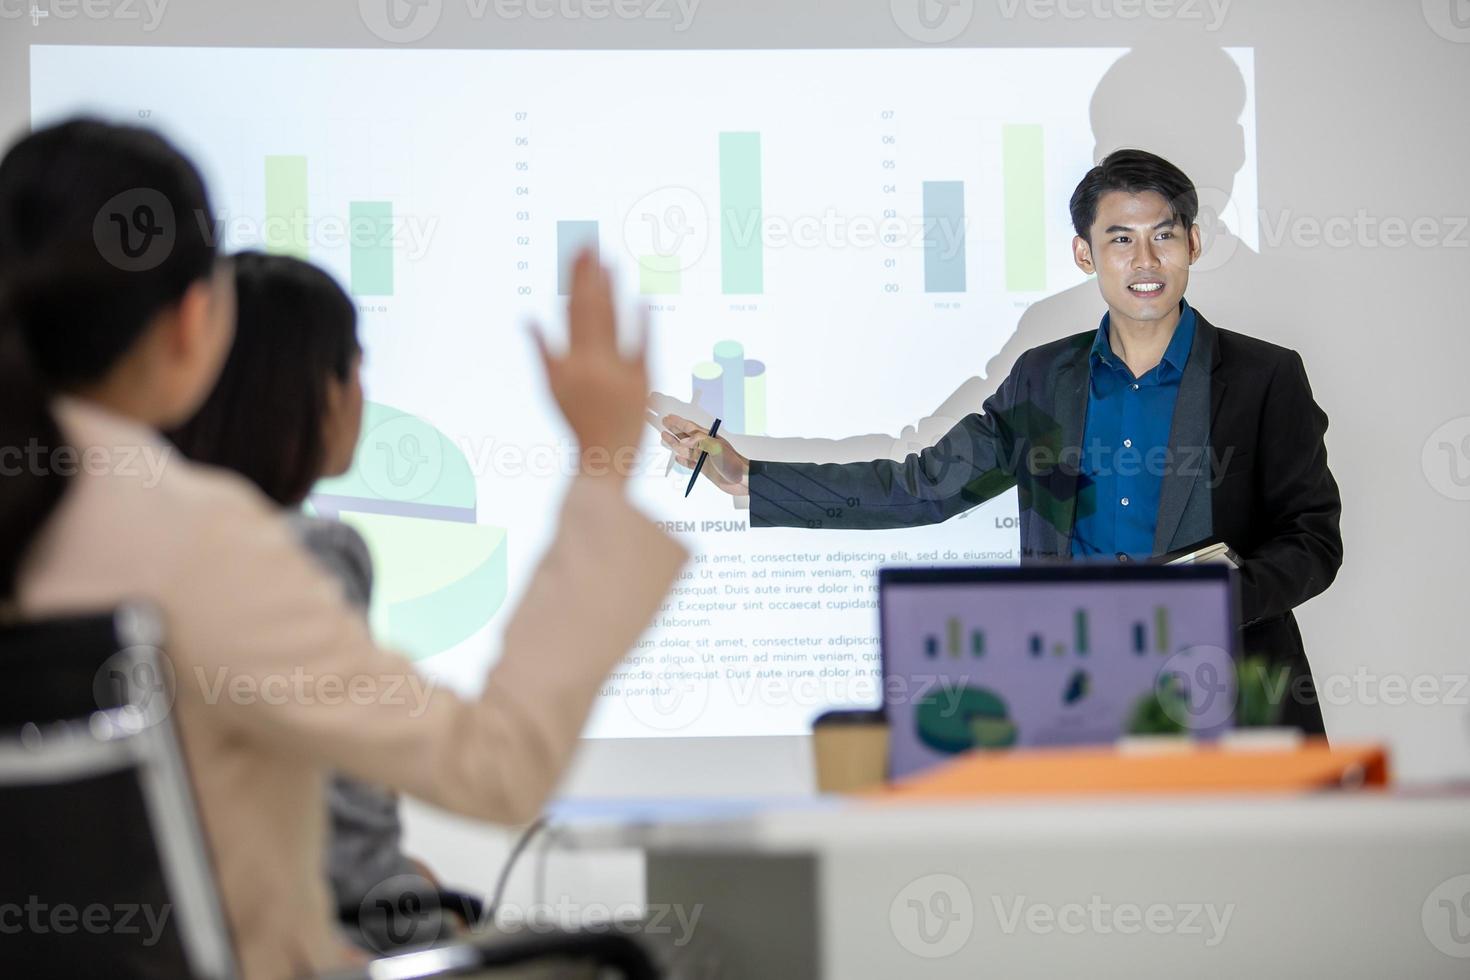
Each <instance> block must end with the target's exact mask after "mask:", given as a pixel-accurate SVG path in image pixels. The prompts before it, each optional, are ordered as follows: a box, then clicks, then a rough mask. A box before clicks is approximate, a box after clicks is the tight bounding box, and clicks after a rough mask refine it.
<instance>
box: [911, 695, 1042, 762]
mask: <svg viewBox="0 0 1470 980" xmlns="http://www.w3.org/2000/svg"><path fill="white" fill-rule="evenodd" d="M914 725H915V726H916V729H917V734H918V736H919V741H921V742H923V743H924V744H925V745H927V746H929V748H931V749H933V750H934V751H936V752H949V753H955V752H966V751H969V750H970V749H1003V748H1008V747H1009V746H1012V745H1015V744H1016V735H1017V732H1016V726H1015V723H1014V722H1012V721H1011V719H1010V716H1009V713H1008V710H1007V708H1006V703H1005V701H1004V700H1002V699H1001V697H1000V695H998V694H996V693H995V692H994V691H991V690H988V689H986V688H983V687H961V688H958V689H955V690H951V691H939V692H935V693H932V694H928V695H925V696H924V697H922V698H920V699H919V701H918V702H917V704H916V710H915V712H914Z"/></svg>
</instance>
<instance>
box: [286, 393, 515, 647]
mask: <svg viewBox="0 0 1470 980" xmlns="http://www.w3.org/2000/svg"><path fill="white" fill-rule="evenodd" d="M476 501H477V494H476V484H475V475H474V471H473V470H472V469H471V468H470V464H469V460H468V459H466V458H465V454H464V453H463V452H462V451H461V450H460V448H459V447H458V446H456V445H455V444H454V443H453V442H452V441H451V440H450V439H449V437H448V436H446V435H444V433H442V432H440V431H439V430H438V429H437V428H435V427H434V426H433V425H431V424H430V423H428V422H426V421H425V420H423V419H421V418H419V417H418V416H416V415H412V414H410V413H408V412H404V411H401V410H399V409H396V408H392V407H390V406H388V405H382V404H378V403H376V402H368V403H367V404H366V405H364V407H363V423H362V435H361V437H360V438H359V439H358V443H357V452H356V455H355V456H354V458H353V463H352V468H351V469H350V470H349V471H348V472H347V473H345V474H344V475H342V476H340V477H335V478H333V479H329V480H323V481H322V482H321V483H319V484H317V486H316V490H315V492H314V493H313V494H312V496H311V499H310V506H311V508H312V509H313V510H314V511H315V512H316V513H317V514H318V515H320V516H322V517H330V518H337V519H339V520H341V521H342V522H344V523H346V524H349V525H351V526H352V527H354V528H356V529H357V531H358V533H360V534H361V535H362V536H363V539H364V540H365V541H366V542H367V546H368V551H369V552H370V553H371V554H372V558H373V596H372V604H371V606H370V607H369V611H368V617H369V620H370V622H371V624H372V627H373V632H374V633H375V634H376V635H377V637H378V638H379V640H380V641H381V642H383V643H385V644H386V645H388V646H391V647H393V648H395V649H397V650H400V651H402V652H404V653H406V654H408V655H409V656H410V657H412V658H413V659H415V660H422V659H424V658H426V657H432V656H434V655H435V654H438V653H443V652H444V651H445V650H448V649H450V648H451V647H453V646H454V645H455V644H457V643H460V642H462V641H464V640H466V639H468V638H469V637H471V636H473V635H474V634H475V632H476V631H478V630H479V629H481V628H483V627H484V626H485V625H486V624H487V623H488V622H489V621H490V619H491V617H493V616H494V615H495V613H496V611H497V610H499V608H500V606H501V605H502V604H503V603H504V601H505V594H506V540H507V534H506V531H505V529H504V528H501V527H494V526H491V525H488V524H481V523H479V522H478V519H477V518H478V515H477V508H476Z"/></svg>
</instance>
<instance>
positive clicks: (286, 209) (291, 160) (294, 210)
mask: <svg viewBox="0 0 1470 980" xmlns="http://www.w3.org/2000/svg"><path fill="white" fill-rule="evenodd" d="M264 238H265V249H266V251H267V252H275V253H277V254H279V255H294V256H296V258H298V259H304V258H306V253H307V247H306V157H301V156H276V157H266V158H265V235H264Z"/></svg>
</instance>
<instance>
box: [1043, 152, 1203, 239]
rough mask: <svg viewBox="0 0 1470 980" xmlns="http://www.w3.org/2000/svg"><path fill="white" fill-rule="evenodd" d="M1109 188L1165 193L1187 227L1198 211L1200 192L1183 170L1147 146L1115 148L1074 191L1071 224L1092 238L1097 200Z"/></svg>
mask: <svg viewBox="0 0 1470 980" xmlns="http://www.w3.org/2000/svg"><path fill="white" fill-rule="evenodd" d="M1109 191H1125V192H1127V193H1129V194H1141V193H1143V192H1144V191H1155V192H1157V193H1158V194H1160V195H1162V196H1163V198H1164V200H1165V201H1168V202H1169V207H1170V208H1171V209H1173V211H1174V216H1175V217H1176V218H1178V219H1179V223H1180V224H1181V225H1183V226H1184V229H1185V231H1188V230H1189V227H1190V226H1191V225H1193V224H1194V219H1195V216H1196V215H1198V214H1199V194H1198V193H1196V191H1195V189H1194V182H1193V181H1192V180H1190V179H1189V177H1188V176H1186V175H1185V173H1184V171H1183V170H1180V169H1179V168H1178V167H1176V166H1174V165H1173V164H1172V163H1170V162H1169V161H1168V160H1165V159H1164V158H1163V157H1161V156H1156V155H1154V154H1152V153H1149V152H1148V151H1147V150H1114V151H1113V152H1112V153H1109V154H1108V155H1107V156H1106V157H1104V158H1103V162H1102V163H1099V164H1098V165H1097V166H1095V167H1093V168H1092V169H1091V170H1089V171H1087V175H1086V176H1085V177H1083V178H1082V182H1081V183H1080V184H1078V185H1077V189H1076V190H1075V191H1073V192H1072V227H1073V228H1075V229H1077V234H1078V235H1079V236H1081V237H1082V238H1083V239H1085V240H1086V241H1088V242H1091V241H1092V239H1091V237H1090V232H1091V231H1092V223H1093V221H1095V220H1097V202H1098V201H1099V200H1101V198H1102V196H1103V195H1104V194H1106V193H1108V192H1109Z"/></svg>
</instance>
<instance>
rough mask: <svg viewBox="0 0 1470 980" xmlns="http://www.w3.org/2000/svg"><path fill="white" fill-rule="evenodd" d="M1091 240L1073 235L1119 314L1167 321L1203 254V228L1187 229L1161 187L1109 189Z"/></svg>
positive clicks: (1085, 267)
mask: <svg viewBox="0 0 1470 980" xmlns="http://www.w3.org/2000/svg"><path fill="white" fill-rule="evenodd" d="M1090 237H1091V241H1090V242H1089V241H1088V240H1087V239H1084V238H1082V237H1080V236H1078V237H1077V238H1074V239H1072V252H1073V258H1074V259H1076V261H1077V267H1078V268H1079V269H1081V270H1082V271H1083V272H1086V273H1096V274H1097V284H1098V288H1100V289H1101V290H1102V294H1103V300H1104V301H1106V302H1107V304H1108V310H1109V311H1110V312H1111V313H1112V315H1113V317H1114V318H1115V319H1117V318H1120V317H1121V318H1123V319H1127V320H1132V321H1134V322H1137V323H1146V322H1149V321H1152V320H1161V319H1164V318H1166V317H1168V316H1171V315H1172V314H1173V313H1174V312H1175V311H1176V310H1178V308H1179V300H1180V298H1182V297H1183V296H1184V289H1185V287H1186V286H1188V285H1189V267H1190V266H1191V265H1193V264H1194V261H1195V260H1196V259H1198V258H1199V254H1200V240H1199V228H1198V227H1197V226H1191V227H1190V228H1188V229H1186V228H1184V227H1183V226H1182V225H1181V224H1180V221H1179V219H1178V217H1176V216H1175V214H1174V210H1173V208H1171V207H1170V206H1169V202H1168V201H1166V200H1165V199H1164V196H1163V195H1162V194H1160V193H1158V192H1157V191H1144V192H1143V193H1141V194H1129V193H1128V192H1126V191H1108V192H1107V193H1106V194H1104V195H1103V196H1102V197H1101V198H1099V199H1098V202H1097V215H1096V217H1095V218H1094V219H1093V222H1092V229H1091V236H1090Z"/></svg>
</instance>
